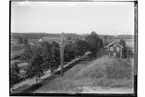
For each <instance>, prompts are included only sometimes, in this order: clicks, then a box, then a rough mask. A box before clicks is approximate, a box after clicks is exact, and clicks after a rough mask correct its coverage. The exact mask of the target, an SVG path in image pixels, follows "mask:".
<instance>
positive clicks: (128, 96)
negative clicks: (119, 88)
mask: <svg viewBox="0 0 145 97" xmlns="http://www.w3.org/2000/svg"><path fill="white" fill-rule="evenodd" d="M21 1H26V0H10V1H9V96H97V97H106V96H107V97H108V96H110V97H112V96H113V97H137V86H138V85H137V82H138V81H137V80H138V1H114V0H113V1H89V0H83V1H74V2H134V54H135V56H134V64H136V65H137V66H136V67H137V68H136V71H137V74H136V75H134V93H133V94H130V93H129V94H115V93H113V94H111V93H109V94H97V93H83V94H78V93H75V94H69V93H68V94H67V93H12V94H11V90H10V80H11V78H10V74H11V73H10V63H11V62H10V60H11V3H12V2H21ZM29 1H31V2H38V1H40V2H43V1H44V2H58V1H59V2H73V1H70V0H61V1H60V0H54V1H53V0H42V1H41V0H35V1H33V0H29Z"/></svg>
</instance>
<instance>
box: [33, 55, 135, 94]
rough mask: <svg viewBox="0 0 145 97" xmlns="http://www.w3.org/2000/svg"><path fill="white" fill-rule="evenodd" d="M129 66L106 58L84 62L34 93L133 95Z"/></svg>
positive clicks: (125, 62)
mask: <svg viewBox="0 0 145 97" xmlns="http://www.w3.org/2000/svg"><path fill="white" fill-rule="evenodd" d="M131 64H132V63H131V62H127V61H126V60H118V59H114V58H108V57H107V56H105V57H102V58H100V59H96V60H94V61H89V60H84V61H81V62H80V63H78V64H77V65H75V66H74V67H73V68H71V69H70V70H69V71H67V72H66V73H65V74H64V76H63V77H57V78H56V79H54V80H52V81H51V82H49V83H46V84H45V85H43V86H42V87H40V88H39V89H37V90H36V91H34V93H84V92H86V93H90V92H93V93H101V92H103V93H112V92H113V93H133V68H132V65H131Z"/></svg>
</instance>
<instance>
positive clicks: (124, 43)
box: [119, 39, 127, 58]
mask: <svg viewBox="0 0 145 97" xmlns="http://www.w3.org/2000/svg"><path fill="white" fill-rule="evenodd" d="M119 43H120V44H121V45H122V46H123V49H122V55H123V57H124V58H126V57H127V48H126V42H125V40H123V39H120V41H119Z"/></svg>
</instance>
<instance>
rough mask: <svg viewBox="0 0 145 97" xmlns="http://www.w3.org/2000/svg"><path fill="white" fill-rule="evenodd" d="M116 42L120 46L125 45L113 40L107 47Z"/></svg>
mask: <svg viewBox="0 0 145 97" xmlns="http://www.w3.org/2000/svg"><path fill="white" fill-rule="evenodd" d="M114 43H116V44H118V45H119V46H121V47H122V48H123V46H122V45H121V44H120V43H119V42H117V41H113V42H111V43H109V44H108V45H107V46H106V47H109V46H110V45H112V44H114Z"/></svg>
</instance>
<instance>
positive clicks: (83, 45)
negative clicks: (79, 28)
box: [73, 39, 89, 56]
mask: <svg viewBox="0 0 145 97" xmlns="http://www.w3.org/2000/svg"><path fill="white" fill-rule="evenodd" d="M73 49H74V50H75V53H76V56H82V55H84V54H85V53H86V52H87V51H88V49H89V47H88V44H87V42H86V41H84V40H80V39H78V40H76V42H75V44H74V46H73Z"/></svg>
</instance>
